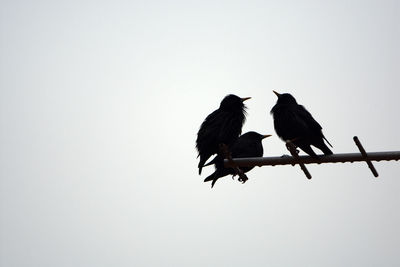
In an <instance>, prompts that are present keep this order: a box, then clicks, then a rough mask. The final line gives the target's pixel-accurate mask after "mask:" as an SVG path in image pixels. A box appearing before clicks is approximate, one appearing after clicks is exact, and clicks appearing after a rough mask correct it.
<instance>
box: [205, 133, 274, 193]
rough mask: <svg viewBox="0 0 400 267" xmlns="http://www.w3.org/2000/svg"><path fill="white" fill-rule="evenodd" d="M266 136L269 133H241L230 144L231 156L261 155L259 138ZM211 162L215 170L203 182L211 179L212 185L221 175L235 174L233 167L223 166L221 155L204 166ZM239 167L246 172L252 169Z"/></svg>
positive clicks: (261, 148) (247, 156)
mask: <svg viewBox="0 0 400 267" xmlns="http://www.w3.org/2000/svg"><path fill="white" fill-rule="evenodd" d="M268 136H271V135H261V134H259V133H256V132H247V133H245V134H243V135H241V136H240V137H239V138H238V140H237V141H236V142H235V143H234V144H233V145H232V148H231V154H232V158H250V157H262V155H263V152H264V151H263V146H262V143H261V140H262V139H264V138H266V137H268ZM211 164H214V165H215V172H214V173H213V174H211V175H210V176H208V177H207V178H206V179H205V180H204V182H209V181H212V183H211V187H213V186H214V184H215V182H216V181H217V180H218V179H219V178H221V177H224V176H226V175H228V174H233V175H234V176H235V175H236V172H235V170H234V169H232V168H225V167H224V158H223V157H222V156H221V155H217V156H216V157H215V158H214V159H213V160H212V161H210V162H209V163H208V164H207V165H206V166H208V165H211ZM240 169H241V170H242V171H243V172H245V173H246V172H248V171H250V170H251V169H253V167H240Z"/></svg>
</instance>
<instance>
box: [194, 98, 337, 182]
mask: <svg viewBox="0 0 400 267" xmlns="http://www.w3.org/2000/svg"><path fill="white" fill-rule="evenodd" d="M273 92H274V93H275V94H276V96H277V97H278V100H277V102H276V104H275V106H274V107H273V108H272V109H271V114H272V116H273V119H274V128H275V132H276V134H277V135H278V136H279V137H280V138H281V139H282V140H283V141H285V142H291V143H292V144H294V145H295V146H296V147H298V148H300V149H301V150H303V151H304V152H305V153H307V154H308V155H310V156H311V157H314V158H318V157H319V156H318V155H317V154H316V153H315V152H314V151H313V149H312V148H311V146H314V147H316V148H318V149H320V150H321V151H322V152H323V153H324V154H325V155H330V154H332V151H331V150H330V149H329V147H328V146H327V145H326V143H328V144H329V145H330V146H331V147H332V145H331V144H330V143H329V141H328V140H327V139H326V138H325V136H324V134H323V133H322V127H321V125H320V124H319V123H318V122H317V121H316V120H315V119H314V118H313V117H312V115H311V114H310V112H308V111H307V110H306V109H305V108H304V107H303V106H302V105H299V104H298V103H297V101H296V99H295V98H294V97H293V96H292V95H291V94H288V93H284V94H280V93H278V92H276V91H273ZM248 99H250V97H245V98H240V97H238V96H236V95H233V94H230V95H227V96H226V97H225V98H224V99H223V100H222V101H221V104H220V106H219V108H218V109H217V110H215V111H214V112H212V113H211V114H209V115H208V116H207V117H206V118H205V120H204V121H203V123H202V124H201V126H200V129H199V131H198V133H197V139H196V148H197V151H198V157H199V158H200V161H199V164H198V168H199V175H201V171H202V168H203V167H204V166H209V165H214V166H215V171H214V173H212V174H211V175H209V176H208V177H207V178H205V180H204V182H210V181H211V187H213V186H214V184H215V182H216V181H217V180H218V179H219V178H221V177H224V176H226V175H229V174H232V175H233V176H235V175H237V174H238V175H240V174H241V173H242V174H243V173H246V172H248V171H250V170H251V169H252V168H253V167H242V168H240V169H239V168H230V167H227V168H226V167H224V159H225V158H227V159H232V158H248V157H262V156H263V153H264V151H263V146H262V140H263V139H264V138H266V137H269V136H271V135H262V134H259V133H257V132H254V131H250V132H247V133H245V134H242V135H241V133H242V127H243V124H244V122H245V121H246V115H247V113H246V106H245V104H244V101H246V100H248ZM325 142H326V143H325ZM213 155H215V157H214V158H213V159H212V160H211V161H210V162H208V163H207V164H206V162H207V160H208V159H209V158H210V157H211V156H213ZM245 181H246V180H242V182H245Z"/></svg>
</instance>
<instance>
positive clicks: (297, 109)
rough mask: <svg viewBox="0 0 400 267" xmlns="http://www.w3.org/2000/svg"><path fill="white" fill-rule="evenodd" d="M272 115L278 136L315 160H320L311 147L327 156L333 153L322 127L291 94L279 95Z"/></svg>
mask: <svg viewBox="0 0 400 267" xmlns="http://www.w3.org/2000/svg"><path fill="white" fill-rule="evenodd" d="M273 92H274V93H275V94H276V95H277V96H278V101H277V102H276V105H275V106H274V107H273V108H272V110H271V114H272V116H273V118H274V127H275V131H276V133H277V135H278V136H279V137H280V138H281V139H282V140H284V141H287V140H290V141H291V142H292V143H293V144H294V145H295V146H297V147H299V148H301V149H302V150H303V151H304V152H306V153H307V154H309V155H310V156H312V157H314V158H318V156H317V154H315V152H314V150H312V148H311V145H313V146H315V147H317V148H319V149H320V150H322V152H323V153H324V154H325V155H331V154H332V151H331V150H330V149H329V147H328V146H327V145H326V144H325V142H324V140H325V141H326V142H327V143H328V144H329V145H330V146H331V147H332V145H331V144H330V143H329V141H328V140H327V139H326V138H325V136H324V134H323V133H322V127H321V125H319V123H318V122H317V121H316V120H315V119H314V118H313V117H312V116H311V114H310V112H308V111H307V110H306V109H305V108H304V107H303V106H302V105H299V104H297V102H296V99H295V98H294V97H293V96H292V95H291V94H279V93H277V92H275V91H273Z"/></svg>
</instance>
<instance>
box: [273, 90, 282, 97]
mask: <svg viewBox="0 0 400 267" xmlns="http://www.w3.org/2000/svg"><path fill="white" fill-rule="evenodd" d="M272 92H274V94H276V96H277V97H279V96H280V95H281V94H280V93H278V92H277V91H274V90H272Z"/></svg>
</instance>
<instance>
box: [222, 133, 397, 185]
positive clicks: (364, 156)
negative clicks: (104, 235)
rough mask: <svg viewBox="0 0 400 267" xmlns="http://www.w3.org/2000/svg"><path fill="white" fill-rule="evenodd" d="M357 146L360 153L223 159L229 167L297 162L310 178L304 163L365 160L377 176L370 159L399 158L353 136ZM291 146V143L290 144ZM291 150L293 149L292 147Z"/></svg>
mask: <svg viewBox="0 0 400 267" xmlns="http://www.w3.org/2000/svg"><path fill="white" fill-rule="evenodd" d="M353 139H354V142H355V144H356V145H357V148H358V149H359V151H360V153H340V154H332V155H321V156H319V157H318V158H315V157H310V156H299V155H297V152H296V155H293V154H292V156H287V155H284V156H277V157H248V158H233V159H232V161H231V162H230V161H228V160H224V166H225V167H226V168H229V167H231V166H232V164H234V165H235V166H239V167H240V168H245V167H254V166H259V167H261V166H280V165H292V166H294V165H296V164H299V165H300V166H301V165H303V167H301V169H302V170H303V171H304V174H305V175H306V176H307V178H309V179H310V178H311V174H310V173H309V172H308V170H307V169H306V167H305V164H313V163H314V164H323V163H345V162H350V163H354V162H360V161H365V162H366V163H367V164H368V167H369V168H370V169H371V172H372V174H373V175H374V176H375V177H378V172H377V171H376V169H375V167H374V166H373V165H372V161H383V160H384V161H391V160H396V161H398V160H400V151H384V152H368V153H367V152H366V151H365V149H364V147H363V146H362V145H361V142H360V140H359V139H358V137H357V136H354V137H353ZM291 145H292V147H293V144H291ZM292 150H293V149H292Z"/></svg>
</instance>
